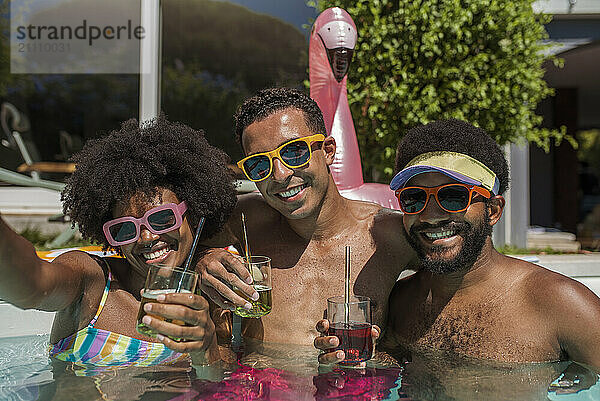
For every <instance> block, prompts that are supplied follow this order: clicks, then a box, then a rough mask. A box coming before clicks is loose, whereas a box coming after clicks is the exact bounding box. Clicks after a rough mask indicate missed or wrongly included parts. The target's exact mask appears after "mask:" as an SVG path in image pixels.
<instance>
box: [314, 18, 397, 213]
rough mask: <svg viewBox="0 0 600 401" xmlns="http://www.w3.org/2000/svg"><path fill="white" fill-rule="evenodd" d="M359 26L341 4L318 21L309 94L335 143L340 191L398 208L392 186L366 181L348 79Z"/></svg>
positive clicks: (335, 175)
mask: <svg viewBox="0 0 600 401" xmlns="http://www.w3.org/2000/svg"><path fill="white" fill-rule="evenodd" d="M356 36H357V33H356V26H355V25H354V21H352V18H350V15H348V13H347V12H346V11H344V10H342V9H341V8H339V7H333V8H328V9H327V10H325V11H323V12H322V13H321V14H320V15H319V16H318V17H317V20H316V21H315V24H314V25H313V28H312V32H311V35H310V47H309V52H308V54H309V58H308V66H309V77H310V97H312V98H313V99H314V100H315V101H316V102H317V104H318V105H319V107H320V108H321V111H322V112H323V117H324V118H325V126H326V127H327V134H328V135H331V136H332V137H333V138H334V139H335V142H336V145H337V150H336V153H335V160H334V161H333V164H332V165H331V173H332V174H333V179H334V180H335V183H336V184H337V186H338V189H339V190H340V193H341V194H342V195H343V196H345V197H347V198H350V199H357V200H365V201H370V202H375V203H378V204H380V205H382V206H385V207H388V208H392V209H399V206H398V200H397V199H396V197H395V195H394V192H393V191H392V190H391V189H390V187H389V186H387V185H384V184H365V182H364V181H363V178H362V166H361V163H360V153H359V150H358V142H357V140H356V132H355V131H354V122H353V121H352V115H351V114H350V107H349V106H348V96H347V92H346V80H347V79H348V75H347V73H348V68H349V67H350V62H351V60H352V54H353V52H354V46H355V45H356Z"/></svg>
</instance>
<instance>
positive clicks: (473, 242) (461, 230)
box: [405, 208, 492, 274]
mask: <svg viewBox="0 0 600 401" xmlns="http://www.w3.org/2000/svg"><path fill="white" fill-rule="evenodd" d="M489 223H490V217H489V213H488V211H487V208H486V211H485V213H483V217H482V218H481V219H480V220H479V221H476V222H475V223H474V224H471V223H469V222H466V221H461V222H456V221H445V222H442V223H439V224H435V225H432V224H428V223H423V224H420V225H418V226H413V227H411V229H410V233H408V234H407V235H406V239H407V240H408V242H409V243H410V245H411V246H412V248H413V249H414V250H415V251H416V252H417V256H418V257H419V260H420V262H421V268H422V269H425V270H427V271H429V272H431V273H435V274H447V273H454V272H457V271H461V270H467V269H469V268H470V267H471V266H473V264H474V263H475V261H476V260H477V258H479V255H480V254H481V250H482V249H483V246H484V245H485V241H486V239H487V237H488V236H490V235H491V234H492V226H491V225H490V224H489ZM424 228H429V229H431V228H440V229H442V230H453V231H455V232H456V235H459V236H461V237H462V239H463V241H462V246H461V248H460V249H459V251H458V253H457V255H456V256H455V257H453V258H451V259H446V258H444V254H445V253H447V252H448V248H447V247H445V246H442V245H434V246H432V247H428V248H426V247H425V246H423V243H422V242H421V241H420V240H419V235H420V234H418V231H419V230H422V229H424ZM405 234H406V231H405Z"/></svg>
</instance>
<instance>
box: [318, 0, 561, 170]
mask: <svg viewBox="0 0 600 401" xmlns="http://www.w3.org/2000/svg"><path fill="white" fill-rule="evenodd" d="M533 1H534V0H396V1H391V0H358V1H357V0H325V1H319V7H320V8H321V9H325V8H328V7H332V6H339V7H342V8H344V9H345V10H346V11H348V13H349V14H350V15H351V16H352V18H353V19H354V22H355V23H356V26H357V29H358V43H357V46H356V50H355V54H354V60H353V62H352V66H351V69H350V73H349V77H348V100H349V103H350V107H351V111H352V115H353V118H354V124H355V127H356V131H357V136H358V141H359V146H360V149H361V156H362V163H363V172H364V175H365V178H366V179H368V180H372V179H373V178H375V179H376V178H378V177H379V179H380V181H384V180H388V179H389V178H390V177H391V174H392V172H393V171H392V170H393V166H394V158H395V153H396V144H397V143H398V140H399V139H400V138H401V136H402V135H403V134H404V133H405V132H406V130H407V129H410V128H411V127H414V126H416V125H419V124H424V123H427V122H430V121H433V120H438V119H443V118H458V119H462V120H466V121H469V122H471V123H473V124H475V125H477V126H480V127H482V128H484V129H485V130H487V131H488V132H489V133H490V134H491V135H492V136H493V137H495V138H496V140H497V141H498V142H499V143H500V144H504V143H506V142H516V141H519V140H527V141H530V142H534V143H535V144H537V145H538V146H540V147H542V148H543V149H545V150H548V149H549V147H550V146H551V145H552V144H553V142H555V141H556V142H559V141H560V140H561V139H563V138H564V137H565V129H564V128H561V129H560V130H549V129H545V128H540V123H541V122H542V117H541V116H539V115H537V114H536V113H535V109H536V107H537V105H538V103H539V102H540V101H541V100H542V99H543V98H545V97H548V96H550V95H552V93H553V91H552V89H551V88H549V87H548V86H547V85H546V82H545V81H544V80H543V75H544V71H543V69H542V63H543V62H544V61H545V60H546V59H547V58H548V56H545V55H544V53H543V52H542V50H543V49H544V48H545V45H543V44H542V41H543V40H544V39H546V38H547V37H548V35H547V33H546V31H545V30H544V24H545V23H547V22H549V21H550V17H549V16H547V15H535V14H534V12H533V10H532V7H531V5H532V3H533Z"/></svg>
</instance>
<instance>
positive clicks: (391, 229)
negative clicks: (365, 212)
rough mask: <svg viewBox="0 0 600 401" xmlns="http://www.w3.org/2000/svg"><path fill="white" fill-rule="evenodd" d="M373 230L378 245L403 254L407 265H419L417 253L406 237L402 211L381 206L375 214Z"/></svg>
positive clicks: (394, 252)
mask: <svg viewBox="0 0 600 401" xmlns="http://www.w3.org/2000/svg"><path fill="white" fill-rule="evenodd" d="M371 232H372V235H373V238H374V239H375V241H376V242H377V244H378V247H383V248H384V249H389V250H390V252H392V253H393V254H400V255H402V260H404V261H405V262H406V263H405V266H413V267H414V266H416V265H418V260H417V255H416V253H415V251H414V249H413V248H412V247H411V246H410V244H409V242H408V240H407V239H406V234H405V232H404V226H403V224H402V213H401V212H400V211H398V210H393V209H388V208H385V207H380V208H379V210H378V211H377V213H376V214H375V215H374V216H373V224H372V226H371Z"/></svg>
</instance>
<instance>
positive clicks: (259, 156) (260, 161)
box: [237, 134, 325, 182]
mask: <svg viewBox="0 0 600 401" xmlns="http://www.w3.org/2000/svg"><path fill="white" fill-rule="evenodd" d="M324 140H325V135H323V134H314V135H311V136H305V137H302V138H297V139H292V140H291V141H288V142H286V143H284V144H282V145H281V146H279V147H278V148H277V149H273V150H271V151H269V152H263V153H256V154H253V155H250V156H248V157H245V158H243V159H242V160H240V161H239V162H237V166H238V167H239V168H241V169H242V171H243V172H244V174H245V175H246V177H248V179H249V180H250V181H253V182H259V181H262V180H264V179H266V178H267V177H268V176H269V175H271V172H272V171H273V158H274V157H276V158H278V159H279V160H280V161H281V163H283V165H284V166H286V167H287V168H298V167H302V166H305V165H307V164H308V162H309V161H310V158H311V157H312V151H313V148H312V147H313V143H317V142H323V141H324Z"/></svg>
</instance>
